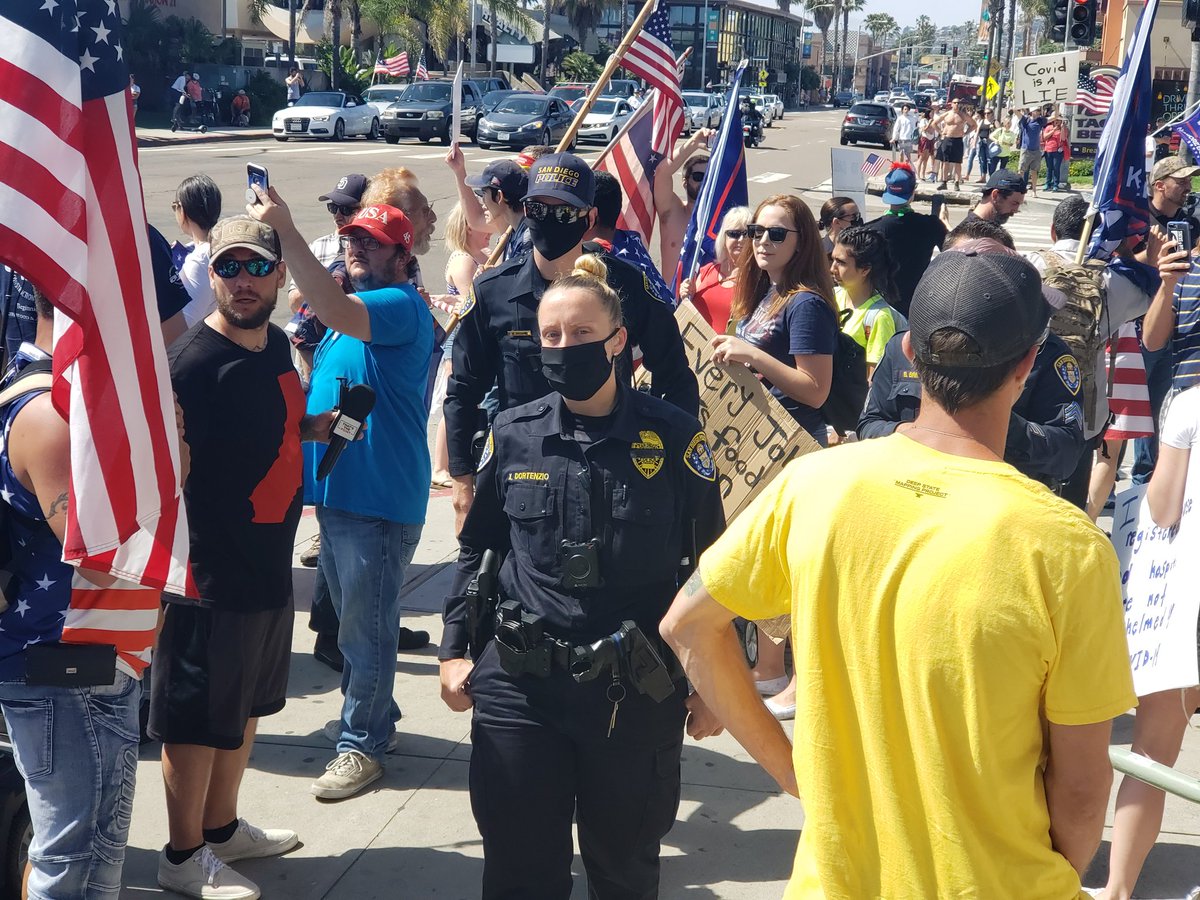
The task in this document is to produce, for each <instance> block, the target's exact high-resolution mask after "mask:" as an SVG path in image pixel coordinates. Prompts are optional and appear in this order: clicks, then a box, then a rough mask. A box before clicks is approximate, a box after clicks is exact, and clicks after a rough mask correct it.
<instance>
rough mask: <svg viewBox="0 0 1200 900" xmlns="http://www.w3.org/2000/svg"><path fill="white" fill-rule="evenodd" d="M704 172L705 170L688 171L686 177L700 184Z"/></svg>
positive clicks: (702, 180)
mask: <svg viewBox="0 0 1200 900" xmlns="http://www.w3.org/2000/svg"><path fill="white" fill-rule="evenodd" d="M706 174H707V172H688V178H690V179H692V181H694V182H695V183H696V184H702V183H703V182H704V176H705V175H706Z"/></svg>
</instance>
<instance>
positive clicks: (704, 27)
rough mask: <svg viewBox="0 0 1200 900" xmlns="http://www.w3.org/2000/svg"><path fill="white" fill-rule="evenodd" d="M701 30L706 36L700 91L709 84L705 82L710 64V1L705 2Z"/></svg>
mask: <svg viewBox="0 0 1200 900" xmlns="http://www.w3.org/2000/svg"><path fill="white" fill-rule="evenodd" d="M700 28H701V31H702V33H703V35H704V37H703V41H704V43H702V44H701V45H700V46H701V47H702V48H703V49H702V50H701V51H700V90H704V89H705V87H704V86H705V85H706V84H708V82H707V81H706V80H705V75H706V74H707V72H706V69H707V64H708V0H704V18H703V19H701V21H700Z"/></svg>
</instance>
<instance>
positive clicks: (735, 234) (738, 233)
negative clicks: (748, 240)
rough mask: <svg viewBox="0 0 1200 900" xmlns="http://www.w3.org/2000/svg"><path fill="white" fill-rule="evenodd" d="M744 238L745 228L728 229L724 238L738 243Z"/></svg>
mask: <svg viewBox="0 0 1200 900" xmlns="http://www.w3.org/2000/svg"><path fill="white" fill-rule="evenodd" d="M745 236H746V229H745V228H730V229H729V230H728V231H727V232H725V237H727V238H729V239H730V240H731V241H740V240H741V239H742V238H744V237H745Z"/></svg>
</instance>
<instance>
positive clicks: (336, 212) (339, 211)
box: [325, 203, 358, 216]
mask: <svg viewBox="0 0 1200 900" xmlns="http://www.w3.org/2000/svg"><path fill="white" fill-rule="evenodd" d="M325 208H326V209H327V210H329V214H330V215H331V216H352V215H354V214H355V213H356V212H358V207H357V206H342V205H341V204H340V203H326V204H325Z"/></svg>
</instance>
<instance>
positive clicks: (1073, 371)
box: [1054, 353, 1083, 397]
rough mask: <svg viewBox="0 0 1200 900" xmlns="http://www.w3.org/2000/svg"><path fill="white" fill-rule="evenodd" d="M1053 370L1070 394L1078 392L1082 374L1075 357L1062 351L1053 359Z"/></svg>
mask: <svg viewBox="0 0 1200 900" xmlns="http://www.w3.org/2000/svg"><path fill="white" fill-rule="evenodd" d="M1054 371H1055V372H1057V373H1058V378H1059V380H1060V381H1061V382H1062V383H1063V387H1065V388H1066V389H1067V390H1068V391H1070V392H1071V396H1072V397H1073V396H1075V395H1076V394H1078V393H1079V388H1080V385H1082V384H1083V376H1082V374H1081V373H1080V371H1079V363H1077V362H1076V361H1075V357H1074V356H1072V355H1071V354H1070V353H1064V354H1063V355H1062V356H1060V357H1059V358H1058V359H1056V360H1055V361H1054Z"/></svg>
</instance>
